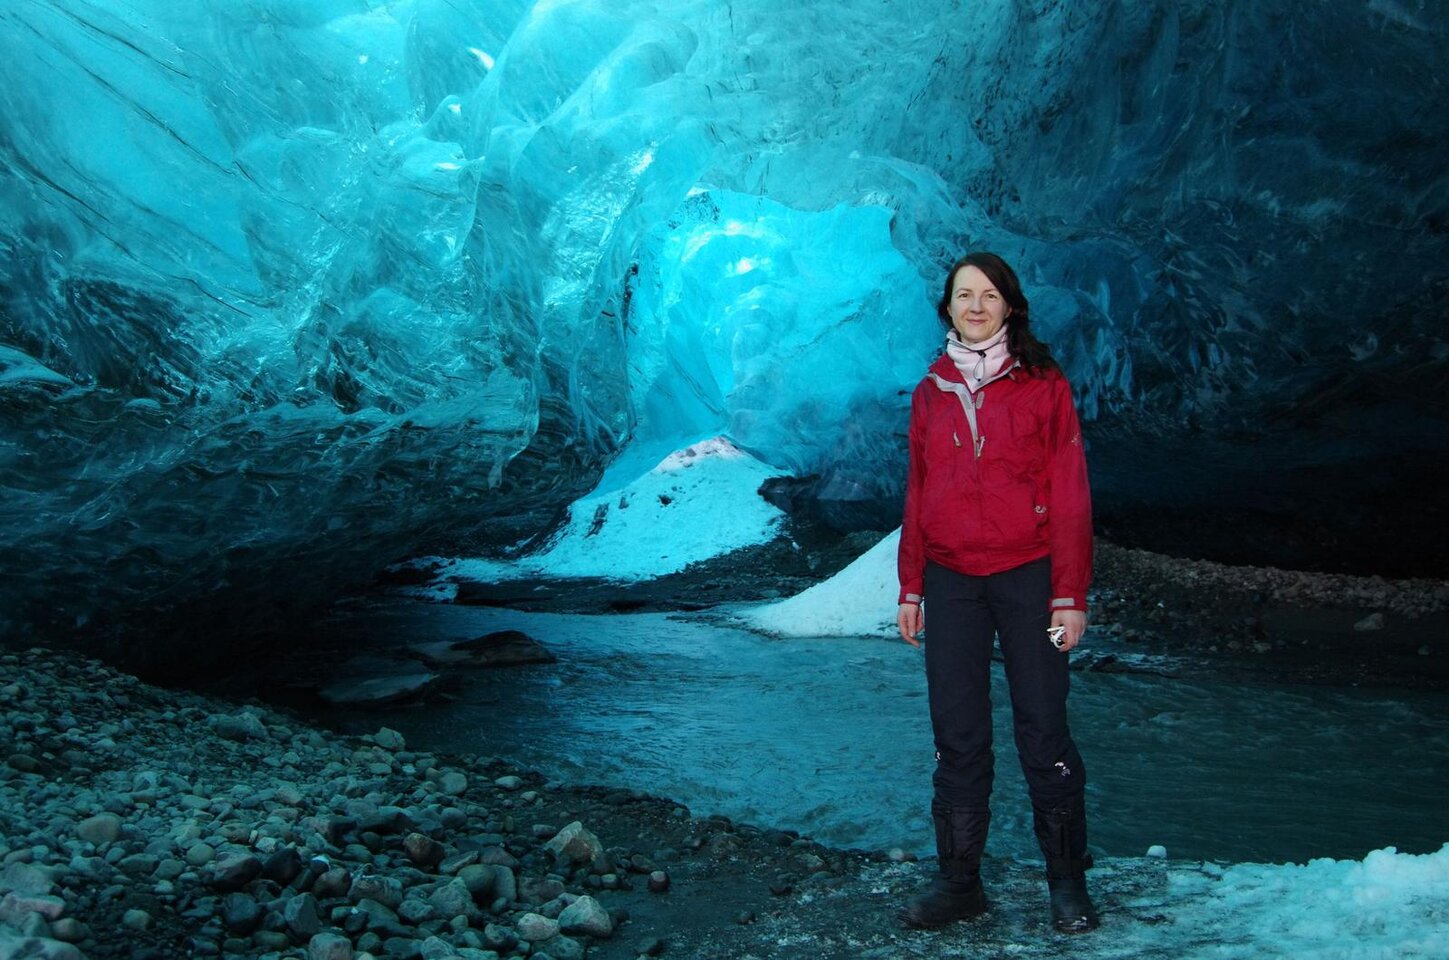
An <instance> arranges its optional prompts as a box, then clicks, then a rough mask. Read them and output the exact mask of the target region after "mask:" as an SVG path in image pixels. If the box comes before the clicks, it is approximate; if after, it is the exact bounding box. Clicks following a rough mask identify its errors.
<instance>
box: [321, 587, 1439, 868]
mask: <svg viewBox="0 0 1449 960" xmlns="http://www.w3.org/2000/svg"><path fill="white" fill-rule="evenodd" d="M331 626H332V628H333V629H337V630H340V631H343V632H345V633H346V634H347V635H349V636H351V637H353V638H355V640H356V642H357V643H358V644H360V645H363V646H365V647H366V648H368V649H369V650H371V651H373V652H378V651H379V648H382V647H387V646H403V645H407V644H413V643H422V642H427V641H433V640H439V639H463V638H467V637H473V636H478V635H480V634H483V633H487V632H490V631H494V630H506V629H517V630H523V631H525V632H527V633H529V634H530V635H532V636H533V637H535V638H536V639H538V640H539V641H541V642H542V643H543V644H544V645H546V646H547V647H549V649H551V650H552V651H554V652H555V653H556V654H557V655H558V657H559V661H558V663H556V664H549V665H538V666H527V667H519V668H512V669H503V670H479V671H472V672H469V673H467V674H466V675H465V677H464V680H463V686H462V688H461V691H460V692H459V699H458V700H457V701H456V702H451V703H443V704H430V705H428V706H424V707H411V708H396V709H393V710H390V711H385V712H383V713H377V712H375V711H374V712H369V713H367V714H366V715H360V714H359V715H354V716H350V717H349V716H343V717H338V716H337V715H335V714H333V715H331V717H330V719H332V720H333V721H338V720H341V721H343V722H353V723H355V724H357V725H358V726H359V727H363V726H366V727H369V728H372V729H375V728H376V727H377V726H379V725H387V726H391V727H394V728H395V729H398V730H400V731H401V732H403V733H404V734H405V735H406V737H407V739H408V742H409V744H411V745H412V746H414V747H417V748H420V749H428V750H439V751H455V752H470V753H479V754H485V755H494V756H500V757H505V758H509V759H511V760H514V761H516V762H518V763H519V764H520V765H522V766H526V767H529V768H532V769H536V770H539V771H541V772H542V773H544V774H545V775H547V776H551V777H555V778H559V779H565V780H568V781H571V782H576V783H593V784H605V785H610V786H618V787H626V788H630V789H638V790H643V791H646V792H648V793H652V794H657V795H661V796H667V797H671V798H673V799H674V800H676V801H679V802H681V803H684V804H686V805H688V806H689V807H690V809H691V810H692V812H694V813H695V814H696V815H704V814H710V813H721V814H724V815H726V816H729V817H731V818H733V819H735V820H738V821H743V822H749V823H756V824H759V825H768V826H773V827H783V828H789V829H795V830H799V831H801V832H803V833H806V834H808V835H810V836H812V837H814V838H816V839H818V840H820V841H822V842H825V843H828V844H832V845H836V846H845V847H864V848H871V849H880V850H886V849H890V848H892V847H901V848H904V849H906V850H911V851H915V852H917V853H922V854H925V853H928V852H931V846H930V844H931V830H930V826H929V819H928V816H927V809H928V803H929V795H930V779H931V770H932V766H933V764H934V758H933V747H932V744H931V735H930V727H929V720H928V717H927V712H926V691H925V680H924V674H923V664H922V659H921V654H920V652H919V651H917V650H915V649H913V648H910V647H907V646H906V645H904V644H902V643H900V642H898V641H895V642H892V641H887V640H882V639H865V638H859V639H820V640H774V639H769V638H765V637H761V636H758V635H755V634H752V633H749V632H746V631H743V630H737V629H732V628H729V627H725V626H721V625H719V624H718V623H713V622H709V621H707V620H704V619H700V618H698V617H694V616H690V615H679V614H675V615H664V614H629V615H623V614H619V615H610V616H582V615H561V614H532V613H522V612H517V611H509V610H497V609H489V608H478V607H464V606H451V605H437V604H429V603H421V602H410V601H387V602H384V603H380V604H368V605H366V606H365V607H362V608H357V609H355V610H353V611H352V612H350V613H348V614H346V615H344V616H342V617H341V618H340V619H338V620H337V621H334V622H333V624H332V625H331ZM993 702H994V703H995V720H996V754H997V759H996V772H997V773H996V792H995V795H994V797H993V801H992V806H993V814H994V818H993V821H992V833H991V838H990V841H989V844H988V852H989V853H991V854H994V855H997V856H1023V857H1031V856H1034V855H1035V843H1034V841H1033V839H1032V835H1031V827H1030V816H1029V807H1028V802H1027V799H1026V791H1025V784H1024V781H1023V780H1022V776H1021V772H1020V769H1019V767H1018V766H1017V761H1016V754H1015V748H1014V746H1013V744H1012V738H1011V727H1010V717H1009V712H1008V710H1009V708H1008V706H1007V703H1008V701H1007V696H1006V688H1005V678H1004V677H1003V676H1002V674H1001V668H1000V664H996V665H994V684H993ZM1445 708H1446V699H1445V697H1444V696H1443V695H1442V694H1424V693H1417V692H1411V691H1399V690H1395V691H1382V692H1367V691H1357V690H1345V689H1326V688H1310V687H1269V686H1262V685H1258V686H1237V685H1230V684H1225V683H1205V682H1193V681H1182V680H1170V679H1164V678H1159V677H1146V676H1129V675H1121V674H1096V673H1074V674H1073V678H1072V695H1071V716H1072V728H1073V734H1074V736H1075V737H1076V739H1077V742H1078V745H1079V746H1080V748H1081V751H1082V754H1083V756H1084V758H1085V760H1086V763H1087V767H1088V771H1089V773H1088V775H1089V787H1088V791H1089V793H1088V803H1089V811H1090V814H1091V834H1092V835H1091V842H1092V848H1093V849H1094V850H1096V851H1097V852H1099V853H1101V854H1106V855H1110V856H1132V855H1140V854H1142V853H1143V852H1144V851H1146V850H1147V848H1148V847H1149V846H1150V845H1152V844H1163V845H1164V846H1166V848H1167V850H1168V855H1169V856H1171V857H1173V858H1191V859H1209V860H1230V861H1260V862H1279V861H1299V862H1301V861H1305V860H1307V859H1310V858H1313V857H1322V856H1328V857H1335V858H1346V857H1347V858H1359V857H1362V856H1363V855H1364V854H1365V853H1367V852H1368V851H1370V850H1373V849H1376V848H1380V847H1385V846H1395V847H1398V848H1399V849H1400V850H1401V851H1404V852H1410V853H1424V852H1429V851H1432V850H1436V849H1438V848H1439V847H1440V846H1441V845H1442V843H1443V842H1444V841H1445V840H1446V839H1449V817H1446V816H1445V815H1444V813H1443V806H1442V799H1443V796H1444V790H1445V788H1446V786H1449V759H1446V758H1449V710H1446V709H1445Z"/></svg>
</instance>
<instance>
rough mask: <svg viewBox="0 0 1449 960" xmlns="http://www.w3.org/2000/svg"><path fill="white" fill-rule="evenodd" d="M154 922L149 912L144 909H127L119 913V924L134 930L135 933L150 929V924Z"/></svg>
mask: <svg viewBox="0 0 1449 960" xmlns="http://www.w3.org/2000/svg"><path fill="white" fill-rule="evenodd" d="M154 922H155V921H154V920H153V919H152V917H151V914H149V913H147V912H146V911H145V910H127V911H126V912H125V913H124V914H122V915H121V926H123V927H125V928H126V929H127V930H135V931H136V932H137V933H144V932H145V931H147V930H150V929H151V924H152V923H154Z"/></svg>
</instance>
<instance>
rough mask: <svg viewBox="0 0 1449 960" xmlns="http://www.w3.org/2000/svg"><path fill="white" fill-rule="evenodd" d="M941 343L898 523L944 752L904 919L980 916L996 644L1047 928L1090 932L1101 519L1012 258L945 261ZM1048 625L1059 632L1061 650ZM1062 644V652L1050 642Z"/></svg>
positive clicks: (902, 615) (922, 401)
mask: <svg viewBox="0 0 1449 960" xmlns="http://www.w3.org/2000/svg"><path fill="white" fill-rule="evenodd" d="M937 312H938V313H939V314H940V316H941V319H942V321H943V322H945V323H946V325H947V327H948V328H949V330H948V333H947V335H946V350H945V353H943V354H942V355H941V357H940V358H938V359H937V360H936V362H935V363H933V364H932V365H931V368H930V371H929V372H928V373H927V374H926V377H925V379H923V380H922V381H921V383H920V385H919V386H917V387H916V390H915V393H914V394H913V395H912V397H911V428H910V473H909V476H908V479H907V483H906V508H905V518H904V520H903V523H902V526H901V544H900V555H899V569H900V580H901V594H900V609H899V613H898V616H897V621H898V624H899V626H900V631H901V637H902V639H904V640H905V641H906V642H907V643H909V644H912V645H914V646H919V645H920V644H919V642H918V641H917V639H916V637H917V635H918V634H919V633H921V631H922V629H923V627H924V626H925V623H924V617H923V614H922V609H921V606H922V601H923V600H928V601H929V603H930V613H931V618H930V630H929V631H928V632H927V635H926V678H927V685H928V689H929V695H930V708H931V726H932V730H933V732H934V734H935V741H936V771H935V775H934V777H933V783H934V786H935V791H934V796H933V798H932V801H931V818H932V820H933V821H934V823H935V828H936V850H937V854H938V856H939V858H940V875H939V877H938V878H937V880H936V882H935V884H934V885H933V887H932V889H931V890H930V891H929V892H927V893H925V894H924V895H923V896H921V897H919V898H917V899H916V900H913V901H912V902H911V903H910V904H909V905H908V906H907V907H905V908H904V909H903V910H902V911H901V914H900V918H901V920H902V922H904V923H905V924H907V925H908V926H913V927H937V926H942V925H944V924H947V923H950V922H952V921H955V920H964V919H968V918H970V917H974V916H977V915H979V914H981V913H982V912H983V911H985V910H986V908H987V902H986V897H985V894H984V892H983V890H982V887H981V874H980V866H981V852H982V849H983V848H984V847H985V845H986V830H987V825H988V824H989V823H990V820H991V813H990V810H989V807H988V802H989V799H990V796H991V781H992V764H993V760H994V757H993V754H992V751H991V701H990V684H991V678H990V663H991V648H992V643H993V639H994V638H995V637H997V636H999V637H1000V638H1001V652H1002V656H1003V658H1004V660H1005V662H1006V677H1007V680H1008V682H1009V685H1010V688H1011V705H1012V717H1013V720H1014V724H1015V732H1016V746H1017V751H1018V753H1019V754H1020V756H1021V765H1022V770H1023V771H1024V772H1025V774H1026V780H1027V785H1028V788H1029V790H1030V793H1031V801H1032V807H1033V812H1034V824H1035V828H1036V835H1037V840H1038V841H1039V842H1040V844H1041V850H1042V853H1043V855H1045V857H1046V862H1047V884H1048V889H1049V891H1050V897H1051V915H1052V923H1053V925H1054V926H1055V927H1056V928H1057V929H1058V930H1061V931H1063V932H1068V933H1084V932H1086V931H1088V930H1091V929H1093V928H1094V927H1096V925H1097V914H1096V910H1095V909H1094V907H1093V906H1092V901H1091V898H1090V897H1089V896H1088V894H1087V883H1086V877H1085V870H1086V868H1087V867H1089V866H1091V858H1090V857H1089V856H1088V855H1087V821H1086V811H1085V807H1084V804H1083V787H1084V786H1085V784H1086V769H1085V767H1084V766H1083V764H1082V758H1081V756H1080V755H1079V754H1078V753H1077V748H1076V745H1075V744H1074V743H1073V742H1072V737H1071V733H1070V732H1069V731H1068V729H1067V710H1066V706H1067V687H1068V678H1067V651H1069V650H1071V649H1072V648H1073V647H1075V646H1076V645H1077V643H1078V641H1080V640H1081V637H1082V632H1083V631H1084V630H1085V629H1086V627H1087V613H1086V610H1087V583H1088V581H1089V580H1090V579H1091V575H1092V508H1091V499H1090V495H1089V492H1088V488H1087V465H1086V459H1085V457H1084V455H1083V452H1082V436H1081V431H1080V428H1079V427H1078V423H1077V413H1076V410H1075V408H1074V407H1073V406H1072V393H1071V388H1070V387H1069V386H1068V384H1067V381H1066V378H1065V377H1064V376H1062V373H1061V370H1060V369H1059V368H1058V367H1057V365H1056V363H1055V362H1054V361H1053V360H1052V357H1051V353H1050V351H1048V349H1047V347H1046V345H1045V344H1043V343H1041V342H1040V341H1039V340H1037V339H1036V338H1035V337H1033V336H1032V333H1031V315H1030V310H1029V307H1028V305H1027V301H1026V297H1025V296H1024V295H1023V294H1022V292H1021V284H1020V282H1019V281H1018V280H1017V278H1016V274H1015V273H1014V272H1013V271H1012V269H1011V267H1009V266H1008V265H1007V264H1006V262H1005V261H1004V260H1002V259H1001V258H1000V257H998V256H996V255H995V254H991V253H973V254H970V255H968V256H966V257H963V258H962V259H960V260H959V261H957V262H956V264H955V265H953V266H952V268H951V271H950V273H948V274H947V276H946V285H945V292H944V294H943V296H942V298H941V302H940V303H939V305H938V306H937ZM1048 627H1060V628H1062V629H1061V630H1059V631H1055V632H1056V633H1057V634H1059V635H1060V636H1059V639H1057V640H1053V639H1052V638H1051V636H1050V635H1049V633H1048ZM1058 644H1059V645H1058Z"/></svg>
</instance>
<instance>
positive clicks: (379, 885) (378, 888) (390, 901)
mask: <svg viewBox="0 0 1449 960" xmlns="http://www.w3.org/2000/svg"><path fill="white" fill-rule="evenodd" d="M347 896H348V899H350V900H352V901H354V902H357V903H359V904H360V903H361V902H362V901H364V900H371V901H374V902H376V903H378V904H381V905H382V906H384V907H386V908H387V909H388V911H389V912H391V911H393V910H396V909H397V908H398V906H399V905H401V903H402V900H403V888H402V881H401V880H399V879H397V878H396V877H379V876H376V875H369V876H361V877H357V878H356V879H354V880H353V881H352V888H351V889H349V890H348V891H347Z"/></svg>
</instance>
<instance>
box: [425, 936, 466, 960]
mask: <svg viewBox="0 0 1449 960" xmlns="http://www.w3.org/2000/svg"><path fill="white" fill-rule="evenodd" d="M418 953H419V954H420V955H421V956H422V958H423V960H445V958H448V957H456V956H457V955H458V954H457V951H455V950H454V949H453V945H452V944H451V943H449V942H448V941H446V940H444V939H443V938H442V937H428V938H427V939H426V940H424V941H423V942H422V945H421V946H420V947H419V948H418Z"/></svg>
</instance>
